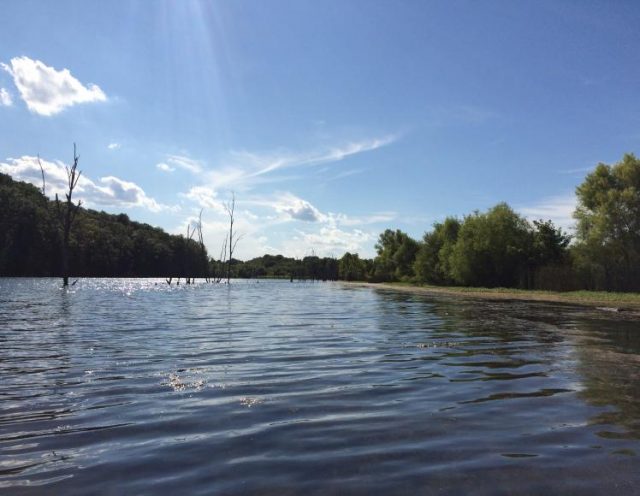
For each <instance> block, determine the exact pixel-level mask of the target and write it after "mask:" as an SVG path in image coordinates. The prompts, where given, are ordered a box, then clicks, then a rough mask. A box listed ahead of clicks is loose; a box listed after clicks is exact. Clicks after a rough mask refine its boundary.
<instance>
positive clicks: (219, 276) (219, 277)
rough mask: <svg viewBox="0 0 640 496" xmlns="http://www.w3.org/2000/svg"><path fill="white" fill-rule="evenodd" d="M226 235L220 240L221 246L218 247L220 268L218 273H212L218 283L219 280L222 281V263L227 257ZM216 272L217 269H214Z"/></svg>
mask: <svg viewBox="0 0 640 496" xmlns="http://www.w3.org/2000/svg"><path fill="white" fill-rule="evenodd" d="M227 241H228V239H227V237H226V236H225V237H224V241H223V242H222V246H221V247H220V256H219V257H218V260H220V265H221V266H222V268H221V270H220V272H219V273H217V274H214V277H215V279H216V282H217V283H219V282H220V281H222V277H223V274H224V265H225V262H226V258H227ZM216 272H217V269H216Z"/></svg>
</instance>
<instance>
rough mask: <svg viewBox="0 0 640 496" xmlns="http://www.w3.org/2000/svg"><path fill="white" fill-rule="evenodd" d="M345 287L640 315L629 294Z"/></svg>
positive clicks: (388, 285)
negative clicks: (597, 309) (535, 303)
mask: <svg viewBox="0 0 640 496" xmlns="http://www.w3.org/2000/svg"><path fill="white" fill-rule="evenodd" d="M342 284H345V285H349V286H354V287H363V288H375V289H385V290H390V291H401V292H404V293H413V294H424V295H451V296H459V297H463V298H480V299H486V300H519V301H540V302H548V303H568V304H572V305H581V306H587V307H591V308H599V309H601V310H603V311H611V312H628V313H631V314H634V315H638V316H640V301H627V299H626V298H625V294H620V295H619V298H616V296H618V295H611V294H608V296H609V297H608V298H598V294H597V293H595V294H593V295H592V296H591V295H589V296H588V297H587V296H584V295H583V294H581V295H575V294H572V293H554V292H544V291H527V290H510V289H503V288H500V289H483V288H452V287H435V286H412V285H409V284H403V283H402V284H399V283H371V282H346V281H342Z"/></svg>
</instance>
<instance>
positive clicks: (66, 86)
mask: <svg viewBox="0 0 640 496" xmlns="http://www.w3.org/2000/svg"><path fill="white" fill-rule="evenodd" d="M0 66H1V67H2V68H3V69H4V70H5V71H7V72H8V73H9V74H11V76H12V77H13V82H14V84H15V85H16V88H18V91H19V93H20V97H21V98H22V100H24V102H25V103H26V104H27V108H28V109H29V110H30V111H31V112H34V113H36V114H39V115H45V116H51V115H54V114H57V113H59V112H61V111H62V110H64V109H65V108H67V107H71V106H73V105H76V104H78V103H88V102H100V101H106V99H107V96H106V95H105V94H104V92H103V91H102V89H100V87H99V86H97V85H95V84H89V85H88V86H84V85H83V84H82V83H81V82H80V81H78V80H77V79H76V78H75V77H73V76H72V75H71V72H69V69H62V70H59V71H58V70H56V69H54V68H53V67H49V66H48V65H46V64H44V63H43V62H41V61H39V60H33V59H30V58H29V57H14V58H12V59H11V62H10V65H8V64H0Z"/></svg>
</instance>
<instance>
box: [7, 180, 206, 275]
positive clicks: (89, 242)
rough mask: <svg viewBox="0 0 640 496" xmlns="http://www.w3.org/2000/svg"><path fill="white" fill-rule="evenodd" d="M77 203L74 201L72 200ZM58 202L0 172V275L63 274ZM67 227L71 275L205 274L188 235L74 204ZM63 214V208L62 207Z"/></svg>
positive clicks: (202, 257) (202, 252) (202, 254)
mask: <svg viewBox="0 0 640 496" xmlns="http://www.w3.org/2000/svg"><path fill="white" fill-rule="evenodd" d="M76 205H77V204H76ZM59 208H60V207H59V203H58V204H56V201H55V200H49V199H48V198H47V197H46V196H45V195H43V193H42V191H41V190H40V189H38V188H36V187H35V186H33V185H31V184H28V183H25V182H20V181H14V180H13V179H12V178H11V177H10V176H8V175H6V174H0V211H1V212H2V215H1V216H0V275H2V276H50V277H53V276H55V277H62V276H63V275H64V274H63V273H64V272H65V268H64V267H63V264H62V263H61V261H62V260H63V254H62V251H63V249H64V239H63V237H64V235H65V231H64V229H59V228H58V224H59V223H60V222H59V218H58V217H59V216H58V209H59ZM74 209H75V212H76V213H75V214H74V216H75V219H74V221H73V229H70V230H69V231H68V236H69V239H68V264H69V266H68V271H67V272H68V274H70V275H73V276H74V277H89V276H92V277H138V276H139V277H171V276H173V277H185V278H186V277H205V276H206V275H207V274H208V269H209V267H208V265H209V257H208V255H207V252H206V248H204V247H203V246H201V245H200V244H199V243H198V242H197V241H195V240H193V239H188V238H185V237H184V236H181V235H180V236H176V235H170V234H167V233H166V232H164V231H163V230H162V229H159V228H157V227H152V226H150V225H148V224H143V223H139V222H134V221H132V220H130V219H129V217H128V216H127V215H125V214H120V215H112V214H107V213H105V212H98V211H95V210H91V209H85V208H82V207H77V209H76V208H75V207H74ZM62 217H63V219H65V218H66V211H65V210H64V207H63V208H62Z"/></svg>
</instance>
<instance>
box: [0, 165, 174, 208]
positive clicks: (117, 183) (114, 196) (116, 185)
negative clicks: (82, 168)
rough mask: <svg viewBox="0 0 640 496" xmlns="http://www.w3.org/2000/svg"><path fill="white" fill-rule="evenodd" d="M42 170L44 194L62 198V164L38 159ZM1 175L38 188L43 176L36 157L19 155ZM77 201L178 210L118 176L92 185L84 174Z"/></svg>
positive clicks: (64, 179) (64, 180)
mask: <svg viewBox="0 0 640 496" xmlns="http://www.w3.org/2000/svg"><path fill="white" fill-rule="evenodd" d="M40 162H41V164H42V168H43V169H44V171H45V176H46V185H47V194H49V195H50V196H51V197H53V196H55V195H56V194H58V195H59V196H63V195H64V193H65V191H66V188H67V175H66V170H65V165H64V164H63V163H62V162H59V161H55V162H51V161H48V160H43V159H41V160H40ZM0 172H2V173H5V174H9V175H10V176H12V177H13V178H14V179H16V180H19V181H26V182H29V183H31V184H34V185H35V186H37V187H40V186H41V185H42V176H41V171H40V166H39V165H38V157H32V156H26V155H25V156H22V157H20V158H9V159H7V162H0ZM76 192H77V198H78V199H82V200H83V202H84V203H85V204H86V205H102V206H113V207H118V208H121V207H140V208H144V209H147V210H149V211H151V212H160V211H163V210H174V211H175V210H176V209H177V207H174V206H169V205H164V204H162V203H160V202H158V201H156V200H155V199H154V198H152V197H150V196H148V195H147V194H146V193H145V191H144V190H143V189H142V188H141V187H140V186H138V185H137V184H135V183H133V182H130V181H125V180H123V179H120V178H118V177H114V176H106V177H102V178H100V179H99V180H98V182H94V181H93V180H91V179H90V178H89V177H87V176H86V175H85V174H83V175H82V176H81V177H80V181H79V182H78V187H77V190H76Z"/></svg>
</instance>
